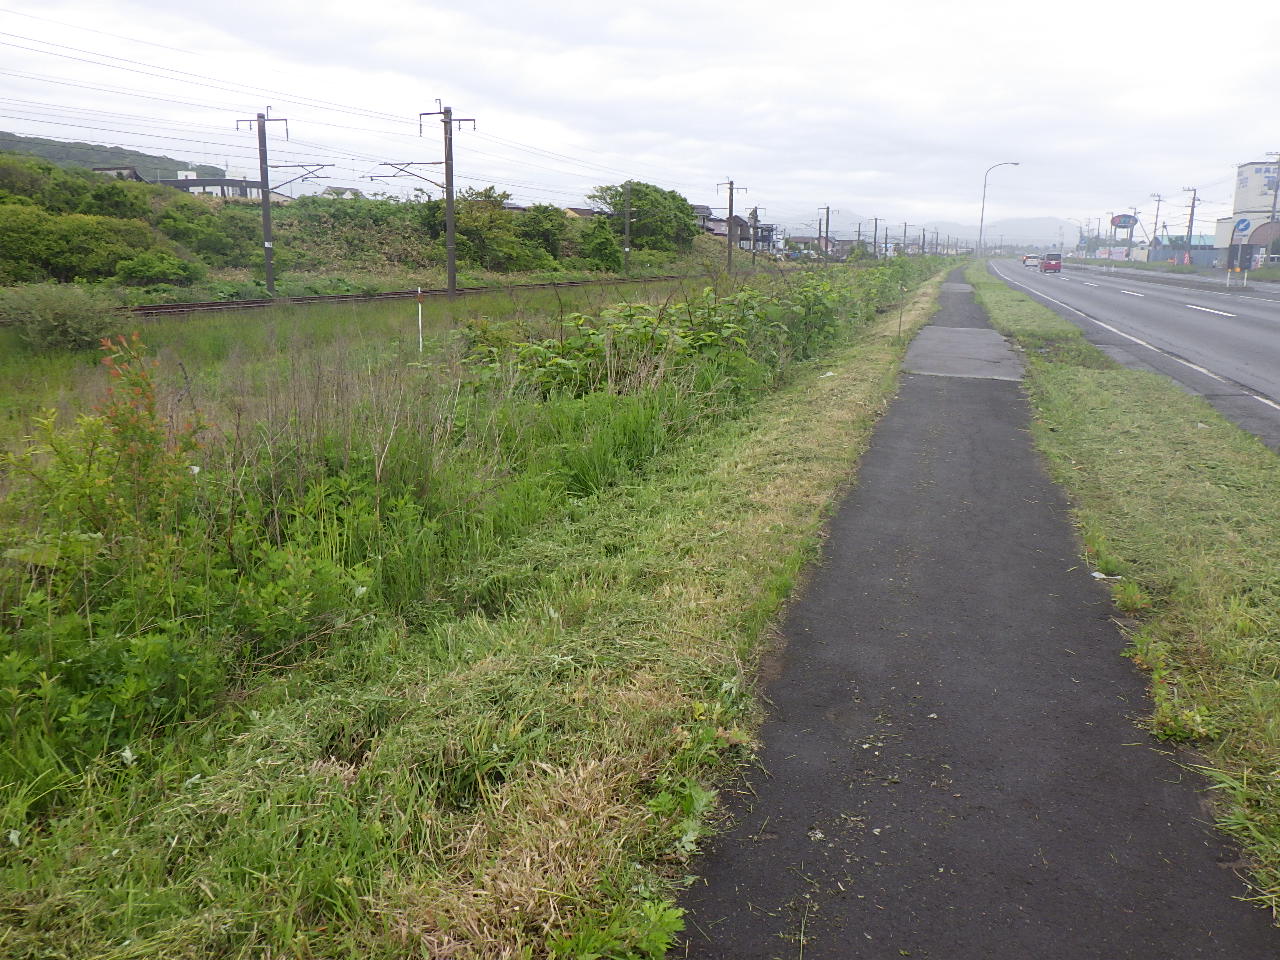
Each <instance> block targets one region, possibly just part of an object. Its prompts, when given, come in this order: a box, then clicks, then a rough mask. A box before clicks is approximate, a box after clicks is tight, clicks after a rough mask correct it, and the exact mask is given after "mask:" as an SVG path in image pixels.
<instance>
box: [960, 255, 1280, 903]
mask: <svg viewBox="0 0 1280 960" xmlns="http://www.w3.org/2000/svg"><path fill="white" fill-rule="evenodd" d="M968 276H969V280H970V281H971V282H972V283H973V284H974V286H975V288H976V290H977V296H978V299H979V302H981V303H982V305H983V306H984V307H986V309H987V311H988V313H989V314H990V316H991V320H992V323H994V324H995V326H996V327H997V328H998V329H999V330H1001V332H1003V333H1006V334H1008V335H1010V336H1013V337H1015V338H1016V339H1017V340H1018V341H1019V342H1020V343H1022V344H1023V345H1024V347H1026V349H1027V353H1028V357H1029V360H1030V363H1029V366H1028V370H1029V373H1028V379H1027V382H1028V385H1029V389H1030V391H1031V397H1032V400H1033V403H1034V405H1035V409H1036V419H1035V424H1034V432H1035V437H1036V441H1037V443H1038V445H1039V447H1040V449H1041V450H1042V451H1043V452H1044V453H1045V455H1046V457H1047V458H1048V461H1049V463H1050V465H1051V468H1052V470H1053V473H1054V476H1055V477H1056V478H1057V479H1058V480H1059V481H1061V482H1062V483H1063V484H1064V485H1065V486H1066V488H1067V489H1068V491H1069V492H1070V495H1071V497H1072V500H1073V503H1074V505H1075V510H1076V518H1077V522H1078V524H1079V527H1080V530H1081V534H1082V537H1083V540H1084V546H1085V550H1086V553H1087V555H1088V558H1089V561H1090V562H1091V563H1092V564H1093V565H1094V566H1095V568H1096V569H1098V570H1100V571H1101V572H1102V573H1104V574H1107V575H1115V576H1119V577H1121V579H1120V580H1118V581H1116V582H1115V584H1114V586H1113V593H1114V596H1115V600H1116V603H1117V605H1118V606H1119V608H1120V611H1121V612H1122V613H1123V614H1124V615H1126V617H1127V618H1129V619H1128V621H1127V629H1128V631H1129V634H1130V637H1131V640H1132V647H1131V650H1130V653H1131V655H1132V657H1133V659H1134V660H1135V661H1136V662H1137V663H1138V664H1139V665H1141V666H1143V667H1145V668H1147V669H1148V670H1150V671H1151V681H1152V682H1151V688H1152V693H1153V696H1154V715H1153V717H1152V727H1153V729H1154V731H1155V732H1156V734H1157V735H1158V736H1161V737H1164V738H1167V739H1170V740H1180V741H1192V742H1194V743H1195V744H1196V745H1197V746H1198V747H1199V748H1200V749H1201V750H1202V751H1203V756H1204V758H1205V762H1206V764H1207V772H1208V773H1209V776H1210V778H1211V781H1212V783H1213V785H1214V786H1215V787H1216V788H1217V791H1216V792H1217V794H1218V797H1219V799H1220V801H1221V803H1220V805H1219V807H1218V810H1219V823H1220V825H1221V826H1222V827H1223V828H1224V829H1226V830H1227V831H1228V832H1229V833H1230V834H1231V835H1232V836H1234V837H1236V838H1237V839H1238V840H1240V841H1241V843H1242V844H1243V845H1244V846H1245V848H1246V850H1247V851H1248V853H1249V854H1250V856H1251V857H1252V859H1253V860H1254V864H1255V869H1254V873H1253V879H1254V884H1255V887H1256V890H1257V897H1258V899H1259V901H1260V902H1262V903H1264V904H1266V905H1267V906H1269V907H1270V908H1271V909H1272V910H1273V911H1275V910H1277V908H1280V458H1277V457H1276V455H1275V454H1274V453H1273V452H1271V451H1270V450H1269V449H1267V448H1266V447H1265V446H1264V445H1263V444H1262V442H1261V441H1259V440H1258V439H1257V438H1255V437H1253V436H1252V435H1251V434H1248V433H1245V432H1244V431H1242V430H1240V429H1239V428H1238V427H1236V426H1234V425H1233V424H1231V423H1229V422H1228V421H1226V420H1225V419H1224V418H1223V417H1222V416H1221V415H1219V414H1218V413H1217V412H1216V411H1215V410H1214V409H1213V408H1212V407H1211V406H1210V405H1209V404H1208V403H1207V402H1205V401H1204V400H1202V399H1200V398H1198V397H1193V396H1190V395H1188V394H1187V393H1185V392H1183V391H1182V390H1181V389H1179V388H1178V387H1177V386H1175V385H1174V383H1173V382H1172V381H1170V380H1168V379H1167V378H1165V377H1162V376H1159V375H1156V374H1150V373H1141V372H1136V371H1131V370H1125V369H1122V368H1120V367H1119V366H1118V365H1117V364H1115V363H1113V362H1112V361H1111V360H1110V359H1109V358H1107V357H1106V356H1105V355H1104V354H1103V353H1102V352H1101V351H1099V350H1097V349H1096V348H1094V347H1093V346H1091V345H1090V344H1088V342H1087V341H1085V339H1084V337H1083V336H1082V334H1081V333H1080V331H1079V330H1078V328H1076V327H1075V326H1074V325H1073V324H1072V323H1070V322H1068V321H1067V320H1064V319H1063V318H1061V317H1059V316H1058V315H1057V314H1055V313H1053V312H1052V311H1051V310H1049V309H1048V308H1046V307H1043V306H1041V305H1040V304H1037V303H1035V302H1034V301H1032V300H1031V299H1030V298H1028V297H1026V296H1025V295H1023V294H1021V293H1018V292H1015V291H1013V290H1011V289H1010V288H1009V287H1007V286H1006V285H1005V284H1004V283H1003V282H1001V281H1000V280H998V279H996V278H995V277H992V276H990V275H989V274H988V273H987V272H986V271H985V269H983V268H982V267H981V266H974V267H972V268H970V270H969V271H968Z"/></svg>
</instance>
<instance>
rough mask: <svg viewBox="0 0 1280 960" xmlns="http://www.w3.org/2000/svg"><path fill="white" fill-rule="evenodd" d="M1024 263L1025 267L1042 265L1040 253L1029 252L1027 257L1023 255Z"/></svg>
mask: <svg viewBox="0 0 1280 960" xmlns="http://www.w3.org/2000/svg"><path fill="white" fill-rule="evenodd" d="M1022 265H1023V266H1024V267H1038V266H1040V254H1038V253H1028V254H1027V255H1026V256H1025V257H1023V258H1022Z"/></svg>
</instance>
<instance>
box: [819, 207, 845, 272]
mask: <svg viewBox="0 0 1280 960" xmlns="http://www.w3.org/2000/svg"><path fill="white" fill-rule="evenodd" d="M818 210H819V211H822V212H824V213H825V214H826V222H827V225H826V228H825V229H823V226H822V220H819V221H818V247H819V248H820V249H821V250H822V258H823V259H824V260H830V259H831V205H830V204H828V205H827V206H825V207H819V208H818ZM839 212H840V211H839V210H837V211H836V213H839ZM824 238H825V240H826V242H825V243H824V242H823V240H824Z"/></svg>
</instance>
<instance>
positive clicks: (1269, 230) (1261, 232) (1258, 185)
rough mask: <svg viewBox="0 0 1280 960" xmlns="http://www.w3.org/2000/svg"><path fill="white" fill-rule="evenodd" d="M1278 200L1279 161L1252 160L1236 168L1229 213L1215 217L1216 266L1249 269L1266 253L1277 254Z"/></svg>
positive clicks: (1279, 243) (1279, 247) (1279, 237)
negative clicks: (1217, 262)
mask: <svg viewBox="0 0 1280 960" xmlns="http://www.w3.org/2000/svg"><path fill="white" fill-rule="evenodd" d="M1278 199H1280V161H1277V160H1275V159H1271V160H1253V161H1250V162H1249V163H1242V164H1240V166H1238V167H1237V168H1236V190H1235V197H1234V200H1233V202H1232V205H1231V216H1229V217H1221V218H1219V220H1218V222H1217V225H1216V229H1215V231H1214V235H1213V245H1214V248H1215V249H1216V251H1217V259H1218V260H1219V266H1223V267H1235V266H1237V265H1240V266H1242V267H1243V268H1245V269H1251V268H1253V267H1255V266H1260V265H1261V264H1262V263H1263V262H1265V259H1266V256H1267V254H1268V252H1271V253H1280V222H1278V221H1280V204H1277V200H1278ZM1273 211H1274V213H1273Z"/></svg>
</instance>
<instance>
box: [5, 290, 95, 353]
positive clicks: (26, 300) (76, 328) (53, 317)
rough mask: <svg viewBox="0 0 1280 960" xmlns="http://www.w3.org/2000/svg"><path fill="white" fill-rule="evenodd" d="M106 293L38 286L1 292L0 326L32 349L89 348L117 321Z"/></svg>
mask: <svg viewBox="0 0 1280 960" xmlns="http://www.w3.org/2000/svg"><path fill="white" fill-rule="evenodd" d="M117 307H118V304H117V303H116V302H115V301H114V300H113V299H112V298H111V297H110V296H109V295H108V294H106V293H104V292H102V291H100V290H94V289H92V288H89V287H86V286H83V285H80V284H53V283H41V284H30V285H27V286H20V287H12V288H9V289H4V290H0V323H3V324H11V325H13V326H14V327H16V328H17V330H18V334H19V336H21V337H22V339H23V340H24V341H26V342H27V343H29V344H31V345H32V346H33V347H40V348H69V349H72V350H81V349H84V348H85V347H91V346H93V345H94V344H96V343H97V342H98V341H99V340H101V339H102V338H103V337H105V336H106V335H107V334H109V333H111V332H112V330H113V328H114V327H116V326H117V325H118V323H119V322H120V318H119V316H118V314H117V311H116V308H117Z"/></svg>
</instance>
